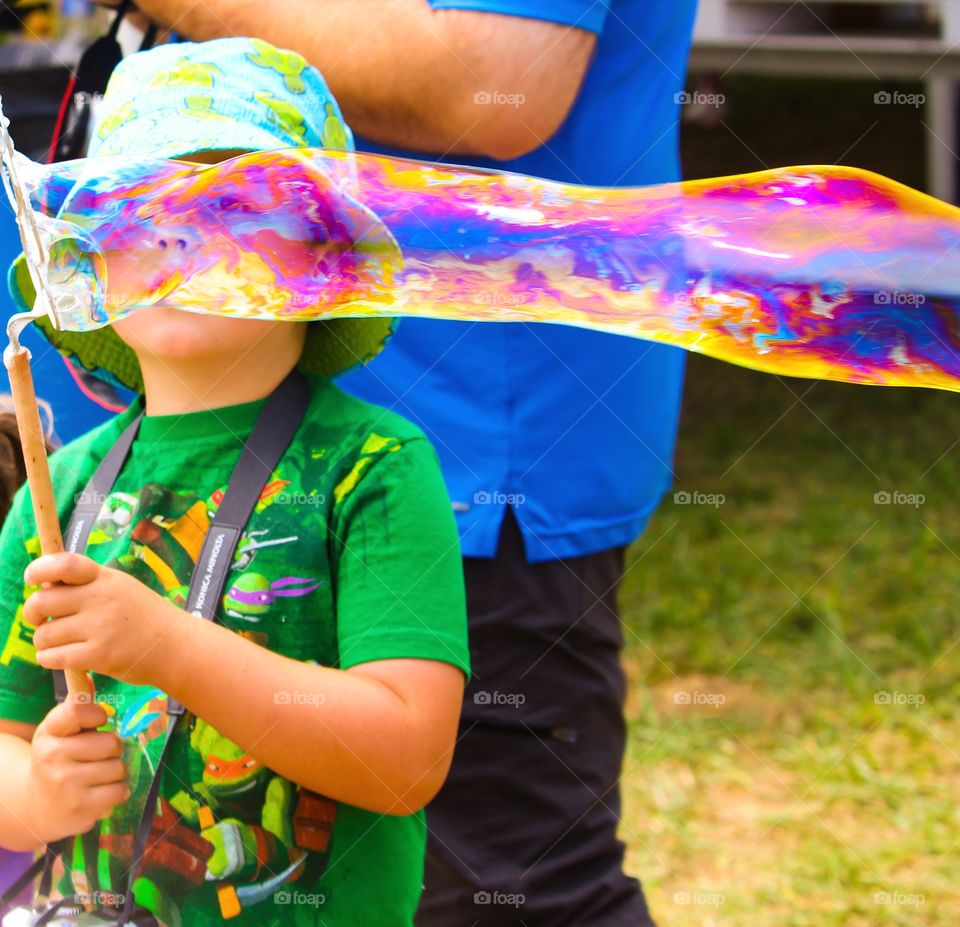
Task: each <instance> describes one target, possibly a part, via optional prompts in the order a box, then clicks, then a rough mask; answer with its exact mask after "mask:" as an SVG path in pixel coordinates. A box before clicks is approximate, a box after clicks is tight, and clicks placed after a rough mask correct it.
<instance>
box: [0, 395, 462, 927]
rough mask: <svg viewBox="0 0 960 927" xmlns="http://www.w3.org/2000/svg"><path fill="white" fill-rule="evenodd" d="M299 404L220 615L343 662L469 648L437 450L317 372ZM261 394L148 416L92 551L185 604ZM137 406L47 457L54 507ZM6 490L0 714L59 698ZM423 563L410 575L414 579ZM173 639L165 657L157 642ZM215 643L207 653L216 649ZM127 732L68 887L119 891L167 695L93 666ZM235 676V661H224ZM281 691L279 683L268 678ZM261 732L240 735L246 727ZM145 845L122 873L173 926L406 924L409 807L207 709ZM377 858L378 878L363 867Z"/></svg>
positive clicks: (246, 631)
mask: <svg viewBox="0 0 960 927" xmlns="http://www.w3.org/2000/svg"><path fill="white" fill-rule="evenodd" d="M311 390H312V398H311V403H310V408H309V410H308V413H307V417H306V418H305V420H304V423H303V425H302V426H301V428H300V430H299V431H298V433H297V435H296V437H295V439H294V442H293V444H292V445H291V447H290V448H289V449H288V451H287V453H286V454H285V455H284V457H283V458H282V459H281V461H280V463H279V464H278V466H277V469H276V471H275V472H274V474H273V475H272V478H271V479H270V481H269V482H268V483H267V485H266V487H265V488H264V490H263V492H262V494H261V496H260V499H259V501H258V503H257V505H256V507H255V509H254V514H253V515H252V517H251V519H250V521H249V523H248V524H247V526H246V530H245V531H244V533H243V536H242V538H241V540H240V543H239V544H238V547H237V551H236V554H235V557H234V561H233V564H232V569H231V572H230V573H229V575H228V577H227V582H226V585H225V589H224V594H223V598H222V601H221V607H220V610H219V613H218V621H220V622H221V623H222V624H223V625H224V626H226V627H227V628H230V629H231V630H232V631H234V632H235V633H237V634H240V635H242V636H244V637H246V638H247V639H249V640H250V641H252V642H253V643H255V644H257V645H259V646H262V647H267V648H269V649H271V650H274V651H277V652H279V653H283V654H284V655H286V656H289V657H292V658H294V659H297V660H302V661H309V662H316V663H319V664H323V665H330V666H339V667H341V668H347V667H349V666H352V665H355V664H357V663H361V662H365V661H368V660H374V659H390V658H401V657H420V658H424V659H436V660H442V661H445V662H450V663H454V664H455V665H457V666H460V667H461V668H463V669H464V670H465V671H466V670H467V667H468V659H467V651H466V644H465V617H464V604H463V591H462V579H461V567H460V562H459V557H458V549H457V543H456V534H455V528H454V524H453V517H452V513H451V510H450V505H449V501H448V500H447V498H446V495H445V491H444V489H443V485H442V481H441V478H440V475H439V469H438V467H437V464H436V460H435V456H434V454H433V451H432V449H431V448H430V446H429V444H428V443H427V442H426V440H425V439H424V438H423V436H422V435H421V434H420V433H419V432H418V431H417V430H416V429H415V428H414V427H413V426H412V425H410V424H409V423H407V422H405V421H404V420H402V419H400V418H398V417H396V416H394V415H392V414H390V413H387V412H385V411H384V410H382V409H377V408H375V407H372V406H368V405H366V404H364V403H361V402H359V401H357V400H354V399H351V398H349V397H347V396H345V395H344V394H343V393H341V392H340V391H339V390H338V389H336V387H334V386H333V385H332V384H331V383H330V382H329V381H327V380H324V379H321V378H312V379H311ZM261 407H262V402H257V403H247V404H244V405H240V406H231V407H227V408H224V409H215V410H211V411H208V412H197V413H191V414H189V415H184V416H147V417H145V418H144V420H143V423H142V424H141V427H140V432H139V434H138V437H137V439H136V441H135V443H134V446H133V448H132V450H131V454H130V457H129V459H128V461H127V463H126V464H125V466H124V469H123V471H122V472H121V474H120V477H119V478H118V480H117V483H116V485H115V486H114V487H113V490H112V492H111V493H110V494H109V495H108V496H107V497H106V498H105V499H104V500H103V502H102V504H101V508H100V512H99V515H98V518H97V520H96V524H95V526H94V529H93V531H92V532H91V535H90V539H89V542H88V546H87V554H88V556H90V557H92V558H93V559H95V560H97V561H98V562H99V563H103V564H105V565H108V566H110V567H112V568H115V569H118V570H122V571H124V572H127V573H129V574H131V575H133V576H135V577H136V578H137V579H138V580H139V581H140V582H142V583H144V584H145V585H146V586H148V587H149V588H150V589H152V590H153V591H154V592H156V593H157V594H158V595H161V596H164V597H166V598H168V599H169V600H170V601H172V602H174V603H176V604H178V605H180V606H183V605H184V604H185V600H186V593H187V587H188V584H189V581H190V576H191V574H192V571H193V566H194V563H195V562H196V558H197V556H198V554H199V551H200V548H201V545H202V543H203V538H204V535H205V533H206V530H207V528H208V526H209V524H210V520H211V518H212V516H213V515H214V514H215V513H216V510H217V507H218V505H219V504H220V502H221V501H222V499H223V495H224V491H225V488H226V485H227V483H228V481H229V476H230V472H231V471H232V469H233V465H234V464H235V462H236V459H237V457H238V456H239V451H240V446H241V443H242V438H243V436H245V435H246V434H248V433H249V431H250V428H251V427H252V425H253V422H254V420H255V418H256V415H257V414H258V412H259V410H260V408H261ZM136 411H138V410H137V409H132V410H130V411H128V412H127V413H124V415H122V416H120V417H119V418H118V419H116V420H114V421H113V422H109V423H107V425H105V426H103V427H102V428H101V429H98V430H97V431H96V432H93V433H91V434H90V435H88V436H86V437H84V438H82V439H80V440H79V441H78V442H75V443H74V444H72V445H68V447H67V448H65V449H63V450H62V451H61V452H59V453H58V454H57V455H55V456H54V458H53V459H52V464H53V468H54V485H55V486H56V487H57V493H58V503H59V507H60V512H61V521H62V522H65V521H66V519H67V518H68V516H69V510H70V506H71V505H72V500H73V498H74V494H75V493H76V492H78V491H79V490H82V488H83V486H84V485H85V483H86V480H87V479H88V478H89V475H90V473H91V472H92V471H93V469H94V467H95V464H96V462H97V461H99V460H100V459H101V458H102V456H103V454H104V453H105V452H106V450H107V449H108V448H109V447H110V446H111V444H112V443H113V441H114V440H115V438H116V437H117V436H118V435H119V433H120V432H121V431H122V429H123V427H124V425H125V423H126V422H127V421H129V420H130V418H132V416H133V414H135V412H136ZM29 508H30V506H29V500H28V499H27V498H26V496H25V494H24V493H21V494H20V496H19V497H18V498H17V500H16V502H15V508H14V513H13V515H12V516H11V518H10V519H9V520H8V522H7V524H6V525H5V526H4V530H3V534H2V536H0V553H2V563H0V592H2V594H3V596H4V598H3V605H4V608H3V614H2V615H0V646H2V648H3V649H2V651H0V716H2V717H6V718H11V719H14V720H23V721H28V722H30V723H34V724H35V723H37V722H38V721H40V720H42V718H43V717H44V715H45V714H46V712H47V711H49V709H50V707H52V704H53V696H52V685H51V680H50V675H49V673H47V672H46V671H44V670H42V669H41V668H40V667H39V666H38V665H37V663H36V653H35V651H34V649H33V646H32V639H31V634H30V630H29V628H28V626H26V625H24V624H23V623H22V620H21V618H22V604H23V601H24V600H25V598H26V597H27V596H28V595H29V594H30V592H31V591H32V590H31V589H30V588H26V587H24V584H23V579H22V573H23V569H24V567H25V566H26V563H27V562H28V560H29V559H30V558H32V557H33V556H36V555H38V554H39V546H38V544H37V541H36V539H35V532H34V531H31V530H30V528H31V527H32V519H31V517H30V514H29ZM417 577H421V579H419V580H418V579H417ZM170 659H176V648H175V646H174V647H172V648H171V653H170ZM210 659H211V660H215V659H217V655H216V654H210ZM94 682H95V686H96V697H97V700H98V701H99V702H100V703H101V704H102V705H103V706H104V708H105V709H106V711H107V713H108V717H109V722H108V723H109V726H110V727H111V728H112V729H114V730H116V731H117V733H118V734H119V735H120V736H121V737H122V738H123V742H124V746H125V755H124V759H125V762H126V764H127V775H128V781H129V782H130V784H131V791H132V797H131V799H130V800H129V801H128V802H126V803H125V804H124V805H121V806H118V808H116V809H115V811H114V813H113V814H112V815H111V816H110V817H109V818H107V819H106V820H104V821H102V822H100V823H99V825H98V826H97V827H95V828H94V829H93V830H92V831H91V832H90V833H88V834H85V835H83V836H81V837H78V838H76V839H75V840H74V842H73V846H72V847H71V848H70V850H69V851H68V852H67V853H65V854H64V855H63V857H62V859H61V860H60V866H59V872H58V875H59V880H60V881H59V884H60V888H61V891H63V892H64V893H66V892H71V891H77V892H83V893H87V894H91V895H92V894H94V893H101V894H103V895H105V896H109V895H111V894H113V895H116V894H118V893H122V892H123V891H124V889H125V875H126V873H127V871H128V869H129V866H130V863H131V861H132V854H133V834H134V832H135V829H136V825H137V822H138V820H139V818H140V815H141V813H142V811H143V806H144V802H145V797H146V791H147V789H148V787H149V783H150V781H151V779H152V777H153V772H154V769H155V768H156V764H157V760H158V754H159V749H160V746H161V744H162V737H163V733H164V730H165V728H166V724H167V715H166V695H165V694H164V693H163V692H161V691H160V690H158V689H155V688H151V687H146V686H130V685H127V684H125V683H120V682H118V681H116V680H114V679H111V678H109V677H105V676H96V677H95V680H94ZM238 685H242V680H238ZM274 697H275V700H276V702H277V704H278V710H279V706H282V704H283V702H284V700H285V699H286V700H289V699H290V697H291V695H290V693H285V692H284V691H283V689H282V680H281V681H278V688H277V691H276V693H275V696H274ZM251 740H252V741H255V736H253V737H252V738H251ZM168 760H169V765H168V768H167V771H166V772H165V774H164V778H163V782H162V786H161V798H160V801H159V805H158V808H157V811H156V817H155V821H154V825H153V830H152V835H151V841H150V849H149V851H148V853H147V855H146V856H145V859H144V864H143V866H142V868H141V872H140V876H139V878H138V879H137V882H136V883H135V886H134V890H135V894H136V898H137V902H138V903H139V904H142V905H145V906H146V907H148V908H149V909H150V910H151V911H152V912H153V913H154V914H155V915H156V916H157V917H158V919H159V920H160V921H161V923H163V924H165V925H168V927H193V925H207V924H219V923H221V922H222V921H223V919H224V915H231V917H230V921H231V923H235V924H238V925H239V924H243V925H246V924H263V923H274V924H276V925H278V927H279V925H284V924H297V925H300V924H316V925H318V927H319V925H321V924H326V925H338V924H344V925H348V924H349V925H351V927H355V925H358V924H363V925H370V927H375V925H381V924H382V925H384V927H386V925H409V924H410V923H411V922H412V916H413V911H414V910H415V907H416V901H417V898H418V896H419V891H420V883H421V878H422V860H423V850H424V837H425V831H424V825H423V819H422V816H421V815H413V816H410V817H388V816H381V815H377V814H373V813H371V812H367V811H363V810H361V809H358V808H355V807H351V806H347V805H342V804H337V803H335V802H334V801H331V800H330V799H328V798H326V797H324V796H321V795H317V794H315V793H313V792H311V791H309V790H307V789H304V788H301V787H300V786H298V785H297V784H296V783H293V782H291V781H289V780H287V779H285V778H283V777H282V776H280V775H278V774H277V773H275V772H274V771H273V770H271V769H269V768H267V767H265V766H264V765H263V764H262V763H260V762H259V760H258V759H257V758H256V756H255V754H254V753H251V752H249V751H248V750H245V749H243V748H242V747H240V746H238V745H237V744H235V743H233V742H231V741H230V740H229V739H228V738H226V737H224V736H223V735H222V734H220V732H218V731H217V730H216V729H215V728H214V727H212V726H211V725H209V724H207V723H206V722H205V721H203V720H202V719H198V718H191V717H189V716H188V717H187V718H185V719H184V720H183V721H181V723H179V724H178V726H177V729H176V731H175V733H174V741H173V743H172V744H171V748H170V753H169V755H168ZM372 871H375V872H377V873H378V875H377V878H375V879H371V878H370V872H372Z"/></svg>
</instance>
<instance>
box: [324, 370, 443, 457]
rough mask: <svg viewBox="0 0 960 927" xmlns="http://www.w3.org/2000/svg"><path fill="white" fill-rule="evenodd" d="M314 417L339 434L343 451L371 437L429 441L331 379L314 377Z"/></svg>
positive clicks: (399, 441)
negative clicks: (352, 394) (346, 390)
mask: <svg viewBox="0 0 960 927" xmlns="http://www.w3.org/2000/svg"><path fill="white" fill-rule="evenodd" d="M310 380H311V387H312V396H313V398H312V401H311V412H310V414H311V417H312V418H313V419H314V420H315V421H316V423H317V424H318V425H321V426H322V427H324V428H326V429H331V430H334V431H336V432H339V433H340V435H341V436H342V439H343V445H344V449H346V446H347V445H355V444H357V443H358V442H359V443H360V444H363V443H364V442H365V441H366V440H367V439H368V438H369V437H370V436H371V435H373V436H380V437H382V438H384V439H389V440H390V441H391V443H393V444H395V445H396V444H406V443H408V442H410V441H424V442H427V440H428V439H427V436H426V435H425V434H424V433H423V431H422V429H421V428H420V427H419V426H418V425H416V424H414V423H413V422H411V421H410V420H409V419H407V418H404V417H403V416H402V415H400V414H398V413H397V412H392V411H391V410H390V409H386V408H384V407H383V406H378V405H374V404H373V403H371V402H366V401H365V400H363V399H358V398H357V397H356V396H351V395H350V394H349V393H347V392H345V391H344V390H342V389H341V388H340V387H339V386H337V384H336V383H334V382H333V381H332V380H329V379H325V378H320V377H311V378H310Z"/></svg>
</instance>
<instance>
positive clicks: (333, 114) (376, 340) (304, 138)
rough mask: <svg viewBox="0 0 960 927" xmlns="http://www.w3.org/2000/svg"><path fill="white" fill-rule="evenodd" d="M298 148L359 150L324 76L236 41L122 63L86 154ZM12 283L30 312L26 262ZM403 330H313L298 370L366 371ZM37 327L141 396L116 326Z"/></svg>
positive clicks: (273, 51) (370, 324) (342, 324)
mask: <svg viewBox="0 0 960 927" xmlns="http://www.w3.org/2000/svg"><path fill="white" fill-rule="evenodd" d="M294 147H310V148H327V149H331V150H337V151H352V150H353V136H352V134H351V132H350V129H349V128H348V127H347V125H346V123H345V122H344V120H343V116H342V114H341V113H340V108H339V106H338V105H337V101H336V100H335V99H334V98H333V96H332V94H331V93H330V91H329V89H328V88H327V85H326V83H325V82H324V80H323V78H322V77H321V75H320V72H319V71H317V70H316V69H315V68H313V67H311V66H310V65H309V64H308V63H307V62H306V60H305V59H304V58H302V57H301V56H300V55H298V54H296V53H295V52H291V51H286V50H281V49H278V48H275V47H274V46H272V45H270V44H269V43H267V42H262V41H260V40H258V39H249V38H229V39H217V40H215V41H211V42H202V43H193V42H183V43H175V44H171V45H161V46H159V47H157V48H153V49H150V50H149V51H144V52H137V53H136V54H133V55H130V56H129V57H127V58H125V59H124V60H123V61H122V62H121V63H120V64H119V66H118V67H117V69H116V71H115V72H114V73H113V75H112V76H111V78H110V82H109V84H108V85H107V89H106V92H105V93H104V96H103V100H102V102H101V103H100V105H99V107H98V109H97V114H96V125H95V128H94V132H93V135H92V137H91V141H90V144H89V148H88V151H87V156H88V157H103V156H109V155H126V156H135V157H142V158H144V159H156V158H170V159H177V158H184V157H186V156H187V155H191V154H196V153H199V152H207V151H211V152H216V151H222V152H240V151H269V150H275V149H282V148H294ZM8 285H9V288H10V292H11V295H12V296H13V298H14V301H15V302H16V303H17V304H18V306H19V307H20V308H21V309H30V308H32V307H33V303H34V300H35V296H36V294H35V290H34V287H33V284H32V282H31V279H30V274H29V272H28V269H27V266H26V261H25V259H24V257H23V255H20V257H19V258H17V260H16V261H15V262H14V263H13V265H12V266H11V268H10V271H9V274H8ZM396 322H397V320H396V319H390V318H376V319H368V318H356V319H353V318H338V319H327V320H322V319H321V320H319V321H315V322H310V323H309V329H308V333H307V338H306V343H305V345H304V349H303V355H302V356H301V359H300V364H299V367H300V369H301V370H302V371H304V372H305V373H317V374H323V375H327V376H332V375H335V374H337V373H341V372H343V371H344V370H347V369H349V368H350V367H353V366H355V365H357V364H361V363H365V362H366V361H368V360H370V359H371V358H372V357H373V356H374V355H375V354H377V352H379V350H380V349H381V348H382V347H383V345H384V344H385V343H386V341H387V339H388V338H389V337H390V334H391V332H392V330H393V328H394V326H395V324H396ZM37 325H38V327H39V328H40V330H41V332H42V333H43V334H44V335H45V336H46V338H47V339H48V340H49V341H50V342H51V343H52V344H53V345H54V346H55V347H56V348H58V349H59V350H60V351H61V352H62V353H63V354H64V355H65V356H66V357H67V358H68V360H69V361H71V362H72V363H74V364H79V365H80V366H82V367H84V368H86V369H87V370H89V371H91V372H92V373H94V374H95V375H97V376H99V377H101V378H102V379H104V380H107V381H108V382H112V383H119V384H120V385H122V386H126V387H129V388H130V389H133V390H135V391H137V392H141V391H142V389H143V380H142V377H141V373H140V365H139V362H138V361H137V358H136V355H135V354H134V352H133V351H132V350H131V349H130V348H129V347H128V346H127V345H126V344H125V343H124V342H123V341H122V340H121V339H120V337H119V336H118V335H117V334H116V333H115V332H114V331H113V329H112V328H110V327H109V326H107V327H104V328H98V329H96V330H93V331H85V332H76V331H61V330H59V329H56V328H54V326H53V324H52V323H51V321H50V320H49V319H46V318H44V319H40V320H39V321H38V322H37Z"/></svg>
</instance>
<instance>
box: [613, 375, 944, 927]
mask: <svg viewBox="0 0 960 927" xmlns="http://www.w3.org/2000/svg"><path fill="white" fill-rule="evenodd" d="M958 471H960V397H958V396H955V395H953V394H945V393H934V392H929V391H908V390H895V389H879V388H873V389H871V388H865V387H852V386H845V385H839V384H827V383H812V382H808V381H798V380H782V379H778V378H775V377H763V376H761V375H758V374H753V373H750V372H748V371H744V370H740V369H736V368H732V367H726V366H723V365H721V364H719V363H716V362H713V361H709V360H706V359H703V358H696V357H695V358H692V360H691V366H690V376H689V381H688V388H687V398H686V403H685V413H684V421H683V424H682V428H681V437H680V443H679V446H678V458H677V472H678V481H677V486H676V489H677V490H678V491H681V492H683V491H686V492H687V493H689V494H690V497H691V498H692V499H693V500H694V502H693V503H691V504H677V503H676V502H674V501H672V499H668V500H667V502H666V504H665V505H664V506H663V507H662V508H661V510H660V512H659V513H658V514H657V516H656V517H655V518H654V520H653V521H652V523H651V525H650V527H649V529H648V530H647V532H646V533H645V535H644V536H643V537H642V538H641V539H640V541H639V542H638V543H637V544H636V545H635V546H634V548H633V549H632V551H631V559H630V564H629V565H630V570H629V573H628V575H627V578H626V581H625V585H624V589H623V598H622V604H623V611H624V620H625V623H626V627H627V641H628V645H627V663H628V668H629V673H630V677H631V683H632V684H631V696H630V702H629V704H628V715H629V719H630V725H631V728H630V730H631V736H630V746H629V752H628V757H627V762H626V767H625V780H624V791H625V795H624V798H625V813H624V827H623V838H624V839H625V840H626V842H627V844H628V848H629V856H628V862H629V866H630V868H631V870H632V871H634V872H635V873H637V874H638V875H639V876H640V877H641V879H642V881H643V882H644V885H645V887H646V890H647V892H648V896H649V899H650V903H651V907H652V909H653V911H654V914H655V916H656V917H657V918H658V920H659V921H660V923H661V924H662V925H664V927H720V925H727V924H729V925H737V927H739V925H745V924H748V925H750V927H765V925H771V927H774V925H776V927H808V925H809V927H841V925H842V927H874V925H881V924H882V925H885V927H886V925H892V927H897V925H907V924H909V925H911V927H917V925H921V927H940V925H943V927H947V925H949V927H955V924H956V918H957V915H958V913H960V883H958V882H957V879H956V873H957V868H956V855H957V852H958V851H960V810H958V803H957V800H956V797H957V794H958V791H960V737H958V734H957V727H956V723H955V720H954V716H955V710H956V705H957V702H958V696H960V681H958V674H957V665H958V658H960V646H958V644H957V638H958V631H960V616H958V609H957V605H956V601H957V586H958V584H957V580H958V577H960V504H958V492H957V489H958V487H960V472H958ZM878 492H887V493H890V494H893V493H901V494H903V496H902V497H897V498H898V499H900V502H901V504H877V503H876V502H875V493H878ZM696 493H700V494H702V495H701V496H696V495H695V494H696ZM711 495H712V496H715V497H720V496H722V497H723V499H722V502H720V500H719V498H716V499H713V500H712V501H713V503H714V504H707V503H706V502H704V501H703V500H704V499H708V498H709V497H710V496H711ZM909 496H914V497H918V498H915V499H912V500H909V501H907V500H906V497H909ZM919 497H922V501H921V499H920V498H919ZM681 498H682V497H681ZM697 499H699V500H701V501H700V503H699V504H697V502H696V500H697ZM717 503H719V504H717Z"/></svg>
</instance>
